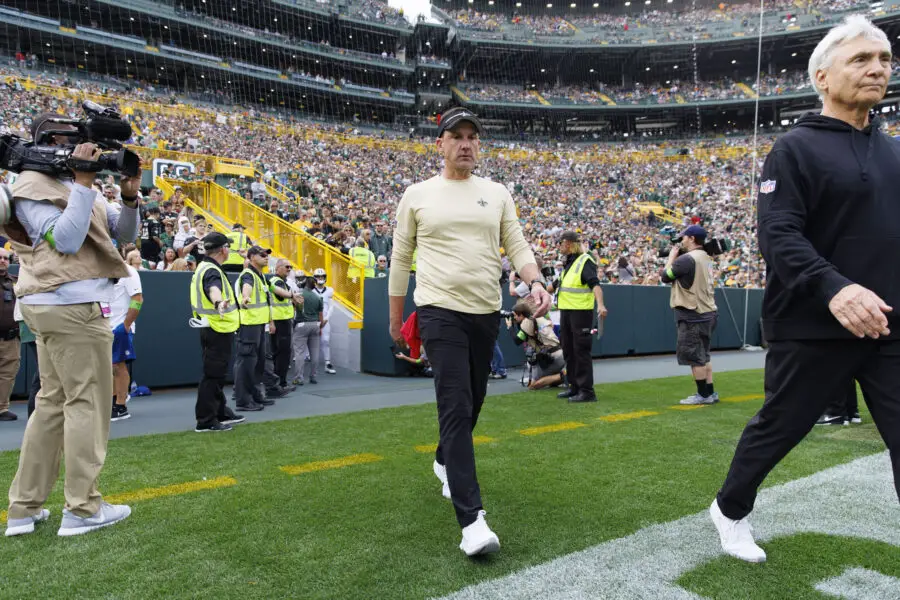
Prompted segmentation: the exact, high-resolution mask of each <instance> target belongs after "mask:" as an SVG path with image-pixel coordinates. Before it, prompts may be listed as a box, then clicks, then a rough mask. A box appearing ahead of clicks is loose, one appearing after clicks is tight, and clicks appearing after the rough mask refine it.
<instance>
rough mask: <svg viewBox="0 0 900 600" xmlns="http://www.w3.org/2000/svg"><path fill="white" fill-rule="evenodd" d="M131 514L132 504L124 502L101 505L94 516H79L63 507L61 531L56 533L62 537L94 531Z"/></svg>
mask: <svg viewBox="0 0 900 600" xmlns="http://www.w3.org/2000/svg"><path fill="white" fill-rule="evenodd" d="M130 514H131V507H130V506H126V505H124V504H108V503H106V502H104V503H103V504H101V505H100V510H98V511H97V514H95V515H94V516H92V517H78V516H75V515H73V514H72V513H70V512H69V511H68V510H66V509H63V519H62V524H61V525H60V526H59V531H57V532H56V533H57V535H59V536H61V537H68V536H71V535H81V534H83V533H88V532H89V531H94V530H95V529H101V528H103V527H109V526H110V525H114V524H115V523H118V522H119V521H122V520H124V519H127V518H128V516H129V515H130Z"/></svg>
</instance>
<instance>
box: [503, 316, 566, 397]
mask: <svg viewBox="0 0 900 600" xmlns="http://www.w3.org/2000/svg"><path fill="white" fill-rule="evenodd" d="M506 328H507V329H509V330H510V333H511V334H512V336H513V341H514V342H515V343H516V345H517V346H518V345H522V344H525V345H527V346H528V347H529V349H530V350H531V351H530V352H529V353H528V354H529V357H530V358H529V361H528V364H529V365H531V367H532V369H533V372H532V373H531V377H529V382H528V389H530V390H539V389H543V388H545V387H550V386H552V385H556V384H559V383H561V382H562V379H563V378H562V372H563V370H564V369H565V368H566V359H565V357H564V355H563V351H562V346H561V345H560V343H559V338H558V337H556V334H555V333H554V332H553V323H552V322H551V321H550V319H548V318H546V317H535V316H534V310H533V305H532V304H531V302H529V301H528V300H519V301H518V302H516V304H515V306H513V308H512V315H511V316H509V317H506Z"/></svg>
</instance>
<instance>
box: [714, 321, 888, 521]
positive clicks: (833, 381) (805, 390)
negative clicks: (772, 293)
mask: <svg viewBox="0 0 900 600" xmlns="http://www.w3.org/2000/svg"><path fill="white" fill-rule="evenodd" d="M854 378H855V379H856V381H858V382H859V383H860V386H861V387H862V390H863V397H864V398H865V401H866V404H867V405H868V407H869V411H870V412H871V413H872V419H873V420H874V421H875V425H876V426H877V427H878V431H879V432H880V433H881V437H882V439H884V441H885V444H887V447H888V450H890V454H891V462H892V464H893V470H894V486H895V488H897V494H898V496H900V487H897V486H898V484H900V341H887V340H886V341H879V340H869V339H866V340H846V341H843V340H840V341H838V340H819V341H773V342H770V344H769V352H768V354H767V355H766V371H765V391H766V399H765V402H764V403H763V406H762V408H761V409H760V411H759V412H758V413H756V415H755V416H754V417H753V418H752V419H750V422H749V423H747V427H746V428H745V429H744V433H743V434H742V435H741V439H740V441H739V442H738V446H737V450H735V453H734V459H732V462H731V469H730V470H729V471H728V476H727V477H726V479H725V483H724V485H723V486H722V489H721V490H720V491H719V494H718V500H719V507H720V508H721V509H722V512H723V513H724V514H725V516H727V517H728V518H730V519H742V518H744V517H745V516H747V515H748V514H749V513H750V511H751V510H753V503H754V501H755V500H756V491H757V489H758V488H759V486H760V485H761V484H762V482H763V480H764V479H765V478H766V476H767V475H768V474H769V471H771V470H772V469H773V468H774V467H775V465H777V464H778V463H779V461H781V459H782V458H784V457H785V455H787V453H788V452H790V451H791V449H792V448H793V447H794V446H796V445H797V444H798V443H799V442H800V440H802V439H803V438H804V437H805V436H806V434H807V433H809V431H810V429H812V428H813V426H814V425H815V423H816V421H817V420H818V418H819V417H820V416H821V415H822V413H824V412H825V409H826V407H827V406H828V405H829V404H831V403H832V402H834V401H835V400H838V399H839V400H841V401H844V400H845V399H846V394H847V391H848V386H849V385H850V383H851V382H852V381H853V379H854Z"/></svg>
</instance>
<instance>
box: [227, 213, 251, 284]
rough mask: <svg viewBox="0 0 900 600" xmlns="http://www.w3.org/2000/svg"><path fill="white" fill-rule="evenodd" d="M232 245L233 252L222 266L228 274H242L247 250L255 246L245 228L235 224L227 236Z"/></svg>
mask: <svg viewBox="0 0 900 600" xmlns="http://www.w3.org/2000/svg"><path fill="white" fill-rule="evenodd" d="M226 236H227V237H228V240H229V242H230V243H231V251H230V252H229V254H228V260H226V261H225V263H223V264H222V270H223V271H225V272H226V273H240V272H241V271H243V270H244V259H245V258H246V256H247V249H248V248H250V246H251V245H253V243H252V241H251V240H250V238H249V237H247V234H246V233H244V226H243V225H241V224H240V223H235V224H234V225H233V226H232V227H231V233H229V234H226Z"/></svg>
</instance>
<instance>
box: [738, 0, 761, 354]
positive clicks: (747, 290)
mask: <svg viewBox="0 0 900 600" xmlns="http://www.w3.org/2000/svg"><path fill="white" fill-rule="evenodd" d="M764 12H765V6H764V0H759V29H758V30H757V31H756V36H757V46H756V102H754V111H753V151H752V152H751V153H750V157H751V160H752V161H753V162H752V164H751V165H750V193H749V194H748V195H747V197H748V198H749V199H750V201H751V202H752V203H753V204H752V206H753V213H754V215H755V214H756V201H755V200H754V198H753V194H754V192H755V191H756V165H757V162H758V161H757V156H756V153H757V138H758V136H759V93H760V91H761V90H760V87H759V72H760V69H762V30H763V13H764ZM749 311H750V288H744V333H743V335H742V336H741V350H757V349H759V348H758V347H757V346H750V345H749V344H747V316H748V314H749Z"/></svg>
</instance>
